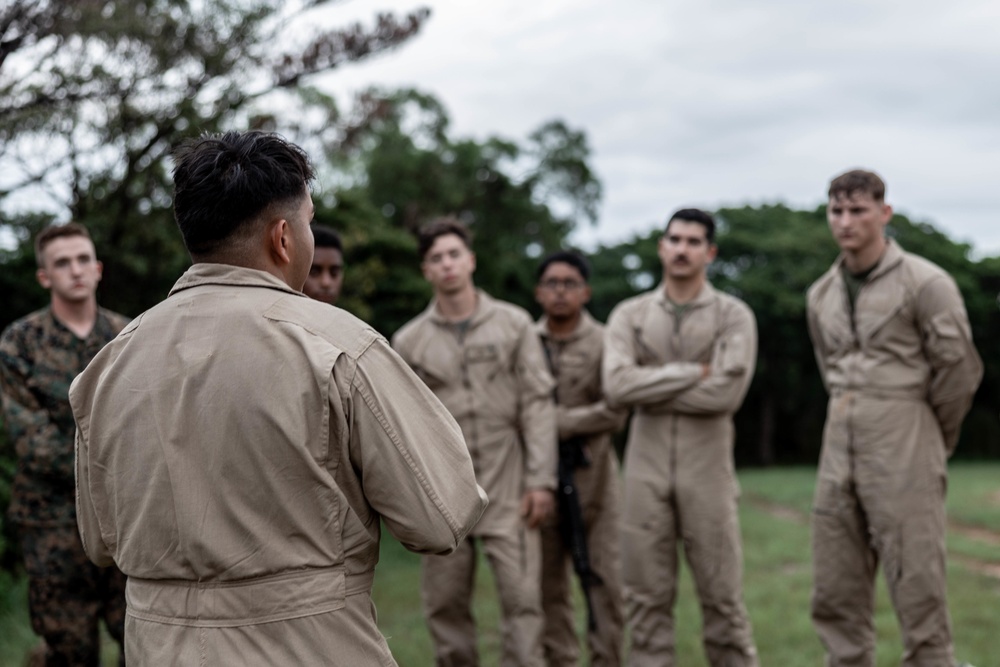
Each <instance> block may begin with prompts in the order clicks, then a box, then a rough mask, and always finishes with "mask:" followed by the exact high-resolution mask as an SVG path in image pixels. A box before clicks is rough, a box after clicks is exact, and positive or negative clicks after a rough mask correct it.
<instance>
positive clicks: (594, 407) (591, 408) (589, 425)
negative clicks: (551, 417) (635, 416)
mask: <svg viewBox="0 0 1000 667" xmlns="http://www.w3.org/2000/svg"><path fill="white" fill-rule="evenodd" d="M626 419H628V410H624V409H621V408H612V407H610V406H609V405H608V403H607V401H604V400H600V401H597V402H596V403H588V404H587V405H578V406H576V407H572V408H567V407H563V406H561V405H560V406H558V410H557V421H558V423H559V439H560V440H565V439H566V438H572V437H573V436H576V435H591V434H594V433H604V432H606V431H618V430H620V429H621V428H622V427H623V426H625V420H626Z"/></svg>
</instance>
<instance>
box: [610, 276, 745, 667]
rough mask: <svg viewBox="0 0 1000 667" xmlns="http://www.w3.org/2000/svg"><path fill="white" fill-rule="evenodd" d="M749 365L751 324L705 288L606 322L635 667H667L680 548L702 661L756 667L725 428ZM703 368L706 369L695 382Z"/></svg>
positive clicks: (736, 304) (633, 302)
mask: <svg viewBox="0 0 1000 667" xmlns="http://www.w3.org/2000/svg"><path fill="white" fill-rule="evenodd" d="M756 357H757V327H756V324H755V322H754V317H753V313H752V312H751V311H750V309H749V308H748V307H747V305H746V304H745V303H743V302H742V301H740V300H738V299H736V298H734V297H732V296H729V295H727V294H724V293H722V292H718V291H716V290H715V289H714V288H713V287H712V286H711V285H709V284H708V283H706V284H705V286H704V287H703V288H702V290H701V291H700V292H699V293H698V296H697V297H695V299H694V300H693V301H691V302H690V303H689V304H686V306H685V307H683V308H681V310H680V312H679V311H678V307H677V306H675V305H674V304H672V303H671V302H670V301H669V300H668V299H667V298H666V294H665V292H664V289H663V288H662V287H660V288H658V289H656V290H655V291H653V292H648V293H646V294H642V295H639V296H637V297H634V298H631V299H628V300H627V301H624V302H623V303H621V304H619V305H618V306H617V307H616V308H615V310H614V311H613V312H612V313H611V317H610V318H609V319H608V324H607V328H606V332H605V344H604V367H603V379H604V392H605V395H606V396H607V400H608V402H609V403H612V404H619V405H627V406H631V407H633V408H634V416H633V418H632V427H631V430H630V432H629V438H628V443H627V446H626V450H625V504H624V510H623V519H622V572H623V577H624V581H625V608H626V613H627V616H628V622H629V626H630V628H631V637H632V644H631V646H632V648H631V652H630V654H629V658H628V664H629V665H632V666H633V667H645V666H650V667H653V666H655V667H665V666H667V667H669V666H670V665H673V664H674V619H673V607H674V600H675V598H676V594H677V548H678V545H679V544H680V545H683V547H684V552H685V555H686V556H687V561H688V564H689V565H690V566H691V572H692V574H693V575H694V581H695V586H696V588H697V591H698V597H699V599H700V602H701V611H702V619H703V628H702V640H703V644H704V647H705V653H706V655H707V657H708V660H709V662H710V663H711V664H712V665H713V666H714V667H721V666H723V665H725V666H727V667H729V666H742V665H757V656H756V649H755V647H754V644H753V637H752V633H751V629H750V621H749V618H748V616H747V612H746V608H745V607H744V604H743V590H742V589H743V556H742V548H741V544H740V530H739V522H738V517H737V500H738V497H739V485H738V483H737V481H736V475H735V471H734V466H733V440H734V431H733V419H732V417H733V413H734V412H736V410H737V409H738V408H739V406H740V404H741V403H742V402H743V397H744V395H745V394H746V391H747V388H748V387H749V385H750V380H751V379H752V378H753V372H754V365H755V362H756ZM702 364H710V365H711V370H710V374H709V375H708V376H707V377H706V378H705V379H702Z"/></svg>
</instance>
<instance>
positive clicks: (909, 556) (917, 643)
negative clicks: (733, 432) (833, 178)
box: [808, 240, 983, 667]
mask: <svg viewBox="0 0 1000 667" xmlns="http://www.w3.org/2000/svg"><path fill="white" fill-rule="evenodd" d="M842 262H843V260H842V259H839V260H838V261H837V262H836V263H835V264H834V265H833V268H831V269H830V270H829V271H828V272H827V273H826V274H824V275H823V277H822V278H820V279H819V280H818V281H816V283H815V284H813V286H812V287H811V288H810V289H809V296H808V304H809V330H810V334H811V335H812V339H813V345H814V346H815V349H816V359H817V361H818V362H819V367H820V371H821V372H822V375H823V380H824V382H825V383H826V387H827V389H828V391H829V392H830V402H829V406H828V408H827V420H826V428H825V431H824V434H823V451H822V454H821V456H820V464H819V477H818V480H817V484H816V497H815V506H814V513H813V571H814V584H813V602H812V615H813V622H814V624H815V626H816V629H817V632H818V633H819V635H820V639H821V640H822V641H823V644H824V645H825V646H826V650H827V653H828V656H829V657H828V660H827V664H828V665H831V666H837V667H840V666H847V665H863V666H865V667H868V666H870V665H874V664H875V626H874V620H873V606H874V580H875V572H876V566H877V563H878V561H881V562H882V568H883V571H884V572H885V578H886V581H887V583H888V587H889V592H890V595H891V597H892V601H893V605H894V606H895V608H896V615H897V618H898V619H899V624H900V627H901V629H902V635H903V646H904V648H905V654H904V656H903V664H904V665H908V666H913V667H916V666H918V665H926V666H934V667H937V666H939V665H947V666H949V667H950V666H951V665H952V664H953V662H954V659H953V656H952V645H951V628H950V625H951V624H950V620H949V616H948V608H947V600H946V592H945V538H944V535H945V512H944V500H945V486H946V483H947V480H946V476H947V467H946V460H947V458H948V455H949V454H950V453H951V452H952V451H953V450H954V448H955V444H956V443H957V441H958V435H959V430H960V428H961V423H962V419H963V417H964V416H965V413H966V412H967V411H968V409H969V406H970V405H971V402H972V396H973V394H974V393H975V391H976V387H978V386H979V381H980V379H981V378H982V373H983V367H982V362H981V361H980V359H979V355H978V354H977V353H976V349H975V347H973V344H972V334H971V332H970V329H969V321H968V317H967V316H966V314H965V306H964V305H963V303H962V296H961V294H960V293H959V291H958V288H957V287H956V286H955V282H954V281H953V280H952V279H951V277H950V276H948V274H946V273H945V272H944V271H942V270H941V269H940V268H939V267H937V266H935V265H934V264H931V263H930V262H928V261H927V260H925V259H923V258H921V257H917V256H916V255H911V254H908V253H905V252H903V251H902V250H900V248H899V246H898V245H897V244H896V243H895V242H893V241H891V240H890V241H889V245H888V247H887V248H886V250H885V253H884V254H883V256H882V259H881V260H880V261H879V263H878V265H877V266H876V268H875V269H874V271H873V272H872V273H871V275H870V276H869V277H868V280H867V282H866V283H865V284H864V285H862V287H861V289H860V291H859V292H858V295H857V301H856V305H855V309H854V315H853V317H852V316H851V312H850V309H849V305H848V295H847V291H846V288H845V285H844V277H843V276H842V274H841V264H842Z"/></svg>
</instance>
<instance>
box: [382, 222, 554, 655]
mask: <svg viewBox="0 0 1000 667" xmlns="http://www.w3.org/2000/svg"><path fill="white" fill-rule="evenodd" d="M419 251H420V256H421V258H422V264H421V267H422V269H423V273H424V277H425V278H426V279H427V280H428V281H429V282H430V283H431V285H433V287H434V300H433V301H432V302H431V303H430V305H429V306H428V308H427V310H425V311H424V312H423V313H422V314H421V315H419V316H418V317H416V318H415V319H413V320H412V321H410V322H409V323H408V324H407V325H406V326H404V327H403V328H402V329H400V330H399V332H397V333H396V336H395V338H394V339H393V346H394V347H395V348H396V350H397V351H398V352H399V354H400V355H401V356H402V357H403V358H404V359H405V360H406V361H407V363H409V364H410V366H411V367H413V369H414V370H415V371H416V372H417V374H418V375H419V376H420V377H421V378H422V379H423V380H424V382H425V383H426V384H427V386H428V387H430V388H431V390H432V391H434V393H435V394H437V396H438V398H440V399H441V401H442V402H443V403H444V404H445V406H446V407H447V408H448V409H449V410H450V411H451V413H452V415H454V417H455V419H456V420H458V423H459V425H460V426H461V427H462V433H463V434H464V435H465V442H466V445H467V446H468V448H469V452H470V453H471V455H472V461H473V464H474V466H475V471H476V479H477V480H478V482H479V484H480V485H481V486H482V487H483V488H484V489H485V490H486V493H487V495H488V496H489V498H490V504H489V506H488V507H487V508H486V512H485V513H484V514H483V517H482V519H481V520H480V521H479V524H478V525H477V526H476V527H475V528H474V529H473V530H472V532H471V533H470V537H469V538H466V539H465V540H464V541H463V542H462V543H461V544H460V545H459V548H458V550H457V551H456V552H455V553H454V554H451V555H449V556H425V557H424V560H423V579H422V582H421V593H422V599H423V604H424V613H425V616H426V618H427V624H428V626H429V628H430V633H431V637H432V639H433V640H434V647H435V655H436V662H437V664H438V665H439V666H442V667H444V666H451V665H462V666H463V667H467V666H473V665H478V664H479V658H478V652H477V649H476V627H475V621H474V620H473V618H472V610H471V600H472V588H473V583H474V581H473V580H474V573H475V565H476V548H475V544H474V542H473V540H472V537H477V538H479V541H480V543H481V545H482V548H483V550H484V551H485V552H486V556H487V558H488V559H489V562H490V565H491V566H492V568H493V574H494V578H495V579H496V583H497V589H498V593H499V598H500V605H501V612H502V616H503V620H502V627H503V640H502V643H503V645H502V651H503V657H502V659H501V664H503V665H505V666H507V665H511V666H513V665H518V666H520V667H536V666H540V665H542V664H543V660H544V658H543V654H542V641H541V637H542V630H543V626H544V619H543V617H542V605H541V594H540V588H541V579H540V572H541V538H540V535H539V530H538V527H539V525H540V524H541V522H542V520H543V519H545V518H546V516H547V515H549V514H550V513H551V512H552V507H553V496H552V490H553V489H554V488H555V482H556V418H555V408H554V406H553V403H552V387H553V381H552V377H551V376H550V375H549V373H548V372H547V371H546V370H545V356H544V353H543V352H542V346H541V343H540V342H539V340H538V336H537V335H536V333H535V329H534V323H533V322H532V321H531V317H530V316H529V315H528V314H527V313H526V312H525V311H523V310H522V309H520V308H518V307H516V306H514V305H512V304H509V303H505V302H503V301H497V300H495V299H493V298H491V297H490V296H489V295H487V294H486V293H485V292H483V291H481V290H477V289H476V288H475V285H474V284H473V281H472V274H473V272H474V271H475V269H476V257H475V255H474V254H473V253H472V249H471V239H470V237H469V232H468V230H467V229H466V228H465V226H464V225H463V224H462V223H461V222H459V221H458V220H457V219H455V218H439V219H437V220H435V221H434V222H432V223H431V224H430V225H429V226H428V227H426V228H425V229H423V230H422V231H421V233H420V237H419Z"/></svg>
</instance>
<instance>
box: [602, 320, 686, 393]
mask: <svg viewBox="0 0 1000 667" xmlns="http://www.w3.org/2000/svg"><path fill="white" fill-rule="evenodd" d="M640 345H641V342H640V341H639V339H638V335H637V333H636V328H635V327H634V326H633V323H632V321H631V317H630V313H629V312H628V311H626V310H624V309H622V307H621V306H619V307H617V308H615V310H614V311H612V313H611V317H609V318H608V323H607V325H606V327H605V329H604V360H603V363H602V365H601V384H602V386H603V387H604V397H605V400H607V401H608V403H609V404H610V405H612V406H615V407H617V406H622V405H626V406H635V405H650V404H655V403H662V402H664V401H666V400H669V399H671V398H674V397H675V396H676V395H677V394H679V393H680V392H682V391H684V390H685V389H688V388H690V387H692V386H693V385H694V384H695V383H697V382H698V380H700V379H701V364H698V363H694V362H686V361H685V362H670V363H665V364H659V365H640V364H639V359H640V353H641V352H642V350H640Z"/></svg>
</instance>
